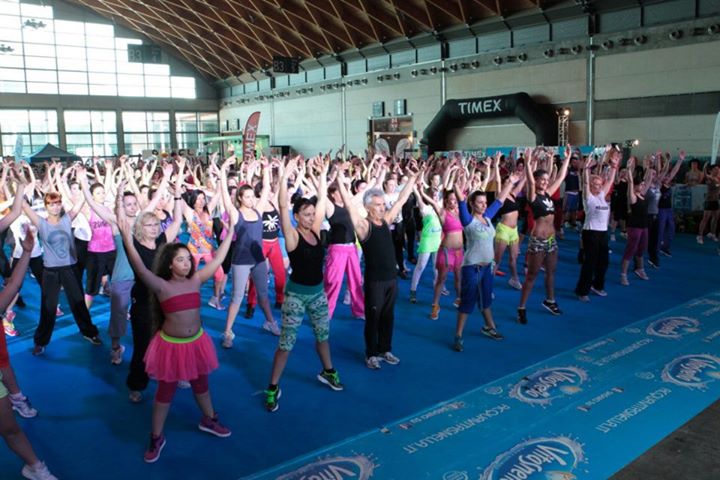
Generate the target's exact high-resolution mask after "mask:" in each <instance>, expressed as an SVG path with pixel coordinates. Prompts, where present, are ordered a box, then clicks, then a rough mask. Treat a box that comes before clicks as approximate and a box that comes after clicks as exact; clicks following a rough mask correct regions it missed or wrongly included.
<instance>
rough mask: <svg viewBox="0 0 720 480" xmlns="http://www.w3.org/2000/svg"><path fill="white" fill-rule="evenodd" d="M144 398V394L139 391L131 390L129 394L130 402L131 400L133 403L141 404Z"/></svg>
mask: <svg viewBox="0 0 720 480" xmlns="http://www.w3.org/2000/svg"><path fill="white" fill-rule="evenodd" d="M142 398H143V394H142V392H141V391H139V390H130V393H129V394H128V400H130V401H131V402H132V403H140V401H141V400H142Z"/></svg>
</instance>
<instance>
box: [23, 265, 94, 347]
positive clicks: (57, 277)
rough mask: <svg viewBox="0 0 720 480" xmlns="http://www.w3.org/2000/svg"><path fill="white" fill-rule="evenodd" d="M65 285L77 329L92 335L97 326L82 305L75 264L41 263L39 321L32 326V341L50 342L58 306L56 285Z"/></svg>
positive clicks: (82, 297)
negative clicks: (52, 265)
mask: <svg viewBox="0 0 720 480" xmlns="http://www.w3.org/2000/svg"><path fill="white" fill-rule="evenodd" d="M61 285H62V287H63V288H64V289H65V295H66V296H67V299H68V303H69V304H70V310H72V314H73V318H74V319H75V323H77V326H78V328H79V329H80V333H82V334H83V335H84V336H86V337H91V338H92V337H96V336H97V335H98V329H97V327H96V326H95V325H94V324H93V322H92V320H91V319H90V312H88V309H87V306H86V305H85V297H84V296H83V290H82V284H81V283H80V278H79V277H78V273H77V270H76V269H75V265H70V266H67V267H52V268H50V267H45V269H44V270H43V274H42V285H41V286H42V307H41V309H40V323H39V324H38V326H37V329H36V330H35V344H36V345H40V346H43V347H44V346H45V345H47V344H48V343H50V337H52V333H53V329H54V328H55V313H56V310H57V306H58V296H59V295H60V286H61Z"/></svg>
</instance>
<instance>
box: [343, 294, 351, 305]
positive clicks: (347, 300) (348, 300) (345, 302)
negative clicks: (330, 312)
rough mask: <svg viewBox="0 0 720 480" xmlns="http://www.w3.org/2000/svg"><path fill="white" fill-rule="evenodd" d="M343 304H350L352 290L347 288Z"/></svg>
mask: <svg viewBox="0 0 720 480" xmlns="http://www.w3.org/2000/svg"><path fill="white" fill-rule="evenodd" d="M343 305H350V290H345V297H343Z"/></svg>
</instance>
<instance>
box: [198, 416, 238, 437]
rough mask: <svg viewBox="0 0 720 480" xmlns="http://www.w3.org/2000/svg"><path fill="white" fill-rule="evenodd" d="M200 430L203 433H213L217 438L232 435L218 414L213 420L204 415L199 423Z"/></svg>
mask: <svg viewBox="0 0 720 480" xmlns="http://www.w3.org/2000/svg"><path fill="white" fill-rule="evenodd" d="M198 428H199V429H200V430H202V431H203V432H207V433H211V434H213V435H215V436H216V437H229V436H230V435H231V434H232V432H231V431H230V429H229V428H227V427H226V426H224V425H223V424H221V423H220V421H219V420H218V416H217V413H216V414H215V416H214V417H212V418H210V417H208V416H206V415H203V417H202V419H201V420H200V423H198Z"/></svg>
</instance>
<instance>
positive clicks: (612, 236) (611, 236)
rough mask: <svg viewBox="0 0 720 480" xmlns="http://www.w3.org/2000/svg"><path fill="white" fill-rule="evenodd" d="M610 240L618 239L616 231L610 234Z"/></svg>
mask: <svg viewBox="0 0 720 480" xmlns="http://www.w3.org/2000/svg"><path fill="white" fill-rule="evenodd" d="M610 241H611V242H616V241H617V237H615V234H614V233H613V234H611V235H610Z"/></svg>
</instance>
